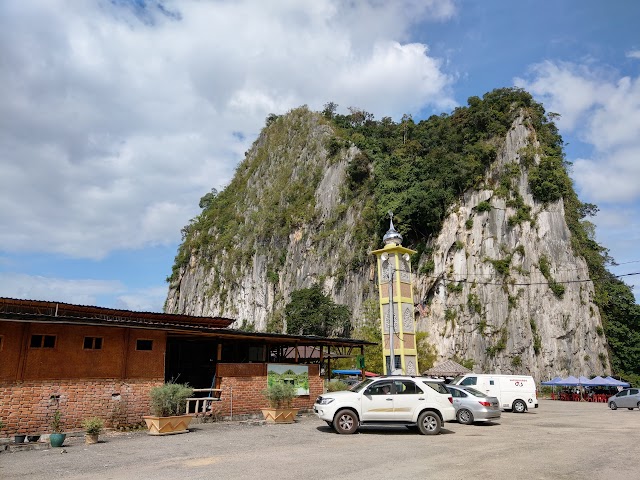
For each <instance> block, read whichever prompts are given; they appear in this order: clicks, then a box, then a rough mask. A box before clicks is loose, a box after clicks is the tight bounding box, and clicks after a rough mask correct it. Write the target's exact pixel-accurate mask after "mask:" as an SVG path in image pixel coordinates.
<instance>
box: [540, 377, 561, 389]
mask: <svg viewBox="0 0 640 480" xmlns="http://www.w3.org/2000/svg"><path fill="white" fill-rule="evenodd" d="M540 384H541V385H545V386H549V387H553V386H559V385H562V378H561V377H555V378H552V379H551V380H547V381H546V382H540Z"/></svg>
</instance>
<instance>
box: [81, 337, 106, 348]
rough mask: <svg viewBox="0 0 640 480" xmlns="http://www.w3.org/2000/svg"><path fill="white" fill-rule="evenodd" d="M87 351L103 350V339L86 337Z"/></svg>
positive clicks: (85, 345) (85, 346) (84, 346)
mask: <svg viewBox="0 0 640 480" xmlns="http://www.w3.org/2000/svg"><path fill="white" fill-rule="evenodd" d="M83 348H84V349H85V350H102V337H84V345H83Z"/></svg>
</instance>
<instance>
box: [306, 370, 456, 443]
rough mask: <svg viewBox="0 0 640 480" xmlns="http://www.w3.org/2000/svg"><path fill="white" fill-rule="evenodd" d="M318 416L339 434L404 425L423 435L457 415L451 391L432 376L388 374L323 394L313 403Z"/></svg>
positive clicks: (438, 427) (438, 431)
mask: <svg viewBox="0 0 640 480" xmlns="http://www.w3.org/2000/svg"><path fill="white" fill-rule="evenodd" d="M313 411H314V412H315V413H316V415H318V417H319V418H320V419H322V420H324V421H325V422H327V424H328V425H329V426H330V427H332V428H334V429H335V430H336V431H337V432H338V433H355V432H356V431H357V430H358V429H359V428H360V426H387V425H405V426H407V427H409V428H412V427H416V426H417V428H418V430H419V431H420V433H422V434H423V435H436V434H438V433H440V429H441V428H442V424H443V422H448V421H451V420H454V419H455V418H456V412H455V409H454V408H453V399H452V398H451V394H450V393H449V391H448V390H447V389H446V387H445V386H444V383H443V382H441V381H439V380H435V379H432V378H426V377H411V376H397V375H393V376H387V377H376V378H372V379H367V380H364V381H363V382H361V383H359V384H358V385H356V386H354V387H352V389H351V390H345V391H340V392H330V393H323V394H322V395H320V396H319V397H318V398H317V399H316V402H315V404H314V405H313Z"/></svg>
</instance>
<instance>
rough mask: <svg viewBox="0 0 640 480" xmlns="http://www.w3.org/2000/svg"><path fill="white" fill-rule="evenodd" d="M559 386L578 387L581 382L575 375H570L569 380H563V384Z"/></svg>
mask: <svg viewBox="0 0 640 480" xmlns="http://www.w3.org/2000/svg"><path fill="white" fill-rule="evenodd" d="M558 385H565V386H568V387H577V386H578V385H580V380H578V379H577V378H576V377H574V376H573V375H569V376H568V377H567V378H563V379H562V383H559V384H558Z"/></svg>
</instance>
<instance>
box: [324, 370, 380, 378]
mask: <svg viewBox="0 0 640 480" xmlns="http://www.w3.org/2000/svg"><path fill="white" fill-rule="evenodd" d="M331 373H333V374H334V375H361V374H362V372H361V371H360V370H331ZM364 375H365V376H366V377H377V376H378V374H377V373H373V372H367V371H365V372H364Z"/></svg>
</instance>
